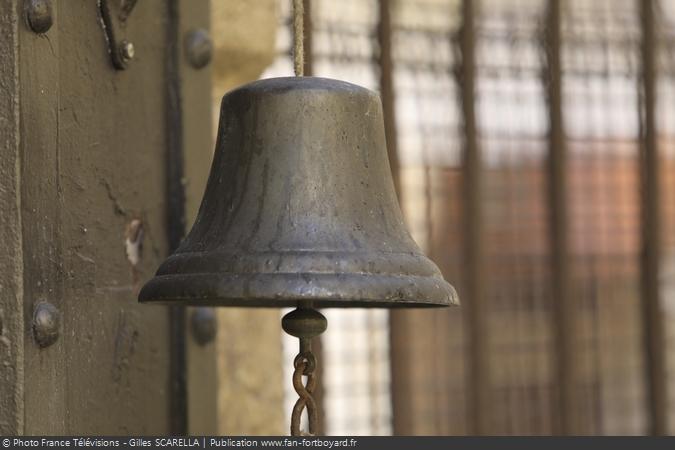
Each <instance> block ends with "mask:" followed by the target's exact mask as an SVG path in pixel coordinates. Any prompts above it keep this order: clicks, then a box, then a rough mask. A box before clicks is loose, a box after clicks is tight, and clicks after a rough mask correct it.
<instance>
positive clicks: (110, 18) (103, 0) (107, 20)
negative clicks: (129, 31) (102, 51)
mask: <svg viewBox="0 0 675 450" xmlns="http://www.w3.org/2000/svg"><path fill="white" fill-rule="evenodd" d="M137 1H138V0H98V6H99V9H100V11H101V20H102V24H103V31H104V32H105V37H106V41H107V42H108V53H110V58H111V60H112V63H113V66H114V67H115V69H117V70H124V69H126V68H127V66H128V64H129V61H131V60H132V59H133V58H134V53H135V52H134V44H133V43H132V42H131V41H130V40H128V39H127V36H126V25H127V20H128V19H129V16H130V15H131V12H132V11H133V9H134V6H136V2H137Z"/></svg>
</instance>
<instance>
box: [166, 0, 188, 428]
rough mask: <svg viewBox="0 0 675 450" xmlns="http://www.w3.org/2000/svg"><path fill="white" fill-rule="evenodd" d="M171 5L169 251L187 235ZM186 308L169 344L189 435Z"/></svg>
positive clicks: (178, 410)
mask: <svg viewBox="0 0 675 450" xmlns="http://www.w3.org/2000/svg"><path fill="white" fill-rule="evenodd" d="M167 5H168V19H169V20H168V24H167V36H166V37H167V47H166V75H167V117H166V120H167V133H168V136H167V142H168V146H167V158H166V164H167V166H166V170H167V175H166V179H167V186H166V188H167V198H166V200H167V205H168V206H167V232H168V239H169V252H173V251H174V250H175V249H176V248H178V245H179V244H180V241H181V240H182V239H183V236H184V235H185V190H184V187H183V181H182V180H183V175H184V170H183V163H184V161H183V111H182V104H181V86H180V66H179V65H180V53H179V52H180V48H181V47H180V14H179V4H178V0H171V1H169V2H168V3H167ZM185 317H186V314H185V307H183V306H171V307H169V333H170V336H169V344H170V347H171V360H170V362H169V365H170V368H169V370H170V372H171V376H170V383H171V386H170V387H169V392H170V393H171V394H170V395H171V433H172V434H175V435H186V434H187V429H188V428H187V427H188V424H187V379H186V344H185V338H186V336H185V334H186V333H185Z"/></svg>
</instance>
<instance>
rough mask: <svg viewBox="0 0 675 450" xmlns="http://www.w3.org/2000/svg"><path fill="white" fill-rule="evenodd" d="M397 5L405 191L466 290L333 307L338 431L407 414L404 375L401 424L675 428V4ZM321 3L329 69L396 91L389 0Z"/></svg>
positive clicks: (331, 375) (393, 1) (328, 351)
mask: <svg viewBox="0 0 675 450" xmlns="http://www.w3.org/2000/svg"><path fill="white" fill-rule="evenodd" d="M287 3H289V2H286V1H281V2H280V4H281V5H282V9H283V10H284V11H285V14H286V15H285V16H284V17H285V19H284V23H283V24H282V26H280V37H281V38H282V39H281V40H282V41H283V48H280V55H282V56H280V58H279V59H278V61H277V63H275V66H274V67H273V68H272V69H271V71H270V74H272V73H275V74H279V73H283V74H289V73H290V72H291V65H290V62H289V60H288V55H287V51H288V42H289V39H290V34H289V33H288V29H287V22H286V19H287V17H288V15H287V14H288V8H287ZM650 5H652V6H654V8H655V9H654V14H653V15H651V14H647V13H645V11H649V9H648V7H649V6H650ZM379 6H380V7H381V8H387V9H386V10H387V11H388V12H389V13H390V14H388V18H390V23H389V25H390V27H382V28H380V31H381V33H380V39H384V40H385V41H383V42H386V43H388V44H391V46H390V49H391V60H389V61H388V62H387V63H386V64H383V65H382V70H383V71H385V73H384V75H390V76H391V78H392V79H393V89H391V91H387V90H383V95H384V96H385V98H384V99H383V100H384V103H385V105H386V104H387V103H388V102H391V103H393V106H394V107H393V108H392V111H391V113H390V114H391V116H390V117H388V118H387V119H388V120H390V121H392V122H390V123H391V124H393V125H394V126H395V130H393V131H394V133H393V134H391V135H389V136H390V142H389V144H390V147H391V150H392V151H396V156H397V159H398V163H399V167H394V169H395V175H396V176H397V177H398V186H399V189H400V196H401V203H402V207H403V210H404V213H405V216H406V220H407V222H408V226H409V229H410V230H411V231H412V234H413V237H414V238H415V239H416V241H417V242H418V243H419V244H420V246H421V247H422V248H423V249H424V250H425V251H426V252H427V254H429V255H430V256H431V257H432V259H434V261H436V262H437V264H438V265H439V267H441V269H442V271H443V273H444V275H445V276H446V277H447V278H448V279H449V280H450V281H451V282H452V283H453V284H454V285H455V287H457V289H458V291H459V294H460V299H461V301H462V303H463V306H462V307H461V308H457V309H452V310H446V311H433V312H430V311H405V312H400V311H396V312H393V313H392V314H391V315H390V320H387V315H386V313H385V312H360V311H356V312H351V311H345V312H336V313H335V314H333V312H329V314H328V317H329V322H330V326H329V331H328V334H326V338H325V339H324V344H325V346H324V359H325V372H324V379H325V389H326V392H325V398H324V408H325V410H326V419H327V420H326V425H327V426H326V428H327V429H326V431H328V433H336V434H342V433H364V434H371V433H376V434H380V433H388V432H389V431H390V428H389V418H390V409H389V408H390V407H389V402H390V400H389V384H390V381H391V385H392V388H391V395H392V398H393V405H394V416H393V424H394V430H393V431H394V432H396V433H399V434H550V433H556V434H564V433H567V434H645V433H664V432H667V431H668V430H672V429H673V426H675V414H672V413H671V412H670V411H672V410H673V408H672V407H671V406H672V404H673V401H675V386H674V385H673V384H674V383H673V381H672V380H675V376H672V374H673V373H674V371H675V350H673V349H674V348H675V345H674V344H673V343H674V342H675V331H673V330H674V329H675V327H672V326H670V324H671V323H672V321H673V319H675V300H674V298H675V231H674V230H675V197H674V195H675V194H673V193H674V192H675V125H673V123H675V122H674V120H673V119H674V117H675V89H674V88H673V84H674V83H673V82H674V81H675V79H674V78H675V53H673V52H675V50H673V49H674V48H675V45H674V44H675V32H674V31H673V30H674V29H675V27H674V26H673V25H675V5H673V3H672V2H664V1H660V2H659V1H656V0H652V1H649V0H643V1H641V0H473V1H472V0H389V1H388V0H380V3H379ZM312 10H313V16H312V18H313V22H314V23H313V27H312V30H313V36H312V39H313V48H314V53H313V56H314V64H313V66H314V67H313V68H314V73H315V74H317V75H323V76H330V77H334V78H342V79H346V80H349V81H353V82H356V83H358V84H362V85H365V86H367V87H370V88H377V87H378V84H379V83H380V82H382V80H383V79H384V78H385V77H383V78H380V76H381V75H382V73H381V72H380V71H379V68H378V66H377V63H376V61H377V60H378V57H379V58H380V59H379V60H380V61H385V59H383V58H382V55H381V54H380V53H379V52H378V46H377V45H376V37H377V33H376V31H377V30H378V28H377V26H378V22H380V26H381V25H382V21H383V20H385V19H386V18H384V19H383V16H382V15H380V14H378V2H376V1H374V0H369V1H359V0H350V1H345V2H330V1H328V0H322V1H318V0H317V1H314V2H312ZM382 30H385V32H382ZM652 38H653V39H654V45H651V43H652V42H651V40H650V39H652ZM383 48H387V47H386V46H383ZM650 58H653V62H654V65H653V67H654V68H655V71H650V70H648V69H649V67H652V66H651V62H650V61H651V59H650ZM387 71H388V72H387ZM383 86H384V84H383ZM385 110H387V108H386V107H385ZM654 183H658V184H654ZM661 321H663V324H664V333H665V340H662V339H661V334H660V333H661V327H660V324H661ZM389 326H391V330H392V331H391V337H392V347H391V352H390V355H387V353H388V352H389V349H388V346H387V330H388V329H389V328H388V327H389ZM373 330H374V331H373ZM369 333H372V334H369ZM294 352H295V348H293V349H292V350H291V351H290V352H289V355H287V360H289V361H290V359H291V357H292V354H293V353H294ZM390 358H391V380H389V376H388V374H387V373H388V370H389V364H390V363H389V361H390ZM664 358H665V359H664ZM664 361H665V363H666V366H665V367H663V363H664ZM347 368H349V370H347ZM354 368H357V369H356V370H354ZM350 377H351V378H350ZM668 425H670V427H668Z"/></svg>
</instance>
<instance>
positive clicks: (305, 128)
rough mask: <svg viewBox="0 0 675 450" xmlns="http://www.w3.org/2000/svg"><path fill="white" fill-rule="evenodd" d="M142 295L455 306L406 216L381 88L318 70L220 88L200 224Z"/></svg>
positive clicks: (187, 301)
mask: <svg viewBox="0 0 675 450" xmlns="http://www.w3.org/2000/svg"><path fill="white" fill-rule="evenodd" d="M139 300H140V301H141V302H161V303H178V304H183V305H188V306H194V305H201V306H250V307H287V306H298V305H303V304H310V305H312V306H314V307H410V306H412V307H420V306H447V305H456V304H458V299H457V295H456V293H455V290H454V289H453V288H452V286H450V284H448V283H447V282H446V281H444V280H443V278H442V276H441V273H440V271H439V270H438V268H437V267H436V265H435V264H434V263H433V262H431V261H430V260H429V259H428V258H426V257H425V256H424V255H423V254H422V251H421V250H420V249H419V247H418V246H417V245H416V244H415V242H414V241H413V240H412V238H411V237H410V235H409V234H408V232H407V230H406V228H405V226H404V223H403V218H402V214H401V211H400V209H399V205H398V202H397V199H396V194H395V192H394V185H393V182H392V177H391V171H390V168H389V162H388V158H387V151H386V146H385V137H384V121H383V118H382V106H381V103H380V99H379V96H378V95H377V94H375V93H374V92H372V91H370V90H368V89H365V88H362V87H359V86H356V85H354V84H350V83H346V82H343V81H337V80H331V79H325V78H315V77H287V78H274V79H266V80H260V81H256V82H253V83H250V84H247V85H245V86H242V87H240V88H238V89H236V90H234V91H231V92H230V93H228V94H226V95H225V96H224V97H223V100H222V106H221V113H220V125H219V130H218V140H217V144H216V151H215V156H214V160H213V165H212V167H211V174H210V176H209V180H208V184H207V187H206V192H205V194H204V198H203V200H202V204H201V207H200V209H199V214H198V216H197V219H196V222H195V223H194V226H193V227H192V229H191V230H190V232H189V234H188V235H187V237H186V238H185V239H184V241H183V242H182V244H181V245H180V247H179V248H178V249H177V250H176V252H175V253H174V254H172V255H171V256H170V257H169V258H168V259H167V260H166V261H165V262H164V263H163V264H162V265H161V266H160V268H159V270H158V271H157V274H156V276H155V277H154V278H153V279H151V280H150V281H149V282H148V283H147V284H146V285H145V286H144V287H143V289H142V290H141V292H140V296H139Z"/></svg>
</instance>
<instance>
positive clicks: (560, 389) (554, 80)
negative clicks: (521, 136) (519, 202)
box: [544, 0, 582, 435]
mask: <svg viewBox="0 0 675 450" xmlns="http://www.w3.org/2000/svg"><path fill="white" fill-rule="evenodd" d="M546 20H547V26H546V29H547V34H546V39H545V47H546V56H547V58H546V70H545V72H544V73H545V77H544V84H545V86H547V87H548V92H547V94H548V112H549V122H550V123H549V126H550V129H549V153H548V161H547V171H548V174H547V175H548V176H547V179H548V207H549V208H548V212H549V220H550V246H551V247H550V248H551V269H552V280H551V285H552V288H553V289H552V301H553V315H552V321H553V330H554V348H555V365H556V381H557V389H556V390H555V391H554V397H555V398H554V399H553V404H554V405H556V408H555V409H556V410H557V411H558V415H557V417H554V424H553V432H554V433H555V434H564V435H573V434H578V433H580V432H582V430H580V429H579V427H578V426H577V424H576V423H575V422H577V420H576V417H577V415H578V413H579V412H580V410H579V408H578V407H579V405H578V401H577V389H576V375H575V374H576V365H577V364H576V361H577V359H576V356H575V354H576V350H577V346H576V344H575V339H576V336H577V332H576V324H577V315H578V309H579V308H578V305H577V304H576V302H575V301H574V298H573V297H572V296H571V295H570V275H569V258H568V253H569V251H568V243H567V235H568V217H567V198H566V192H567V148H566V142H565V125H564V120H563V119H564V117H563V100H562V66H561V60H560V48H561V43H562V36H561V20H562V16H561V0H549V2H548V11H547V19H546Z"/></svg>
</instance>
